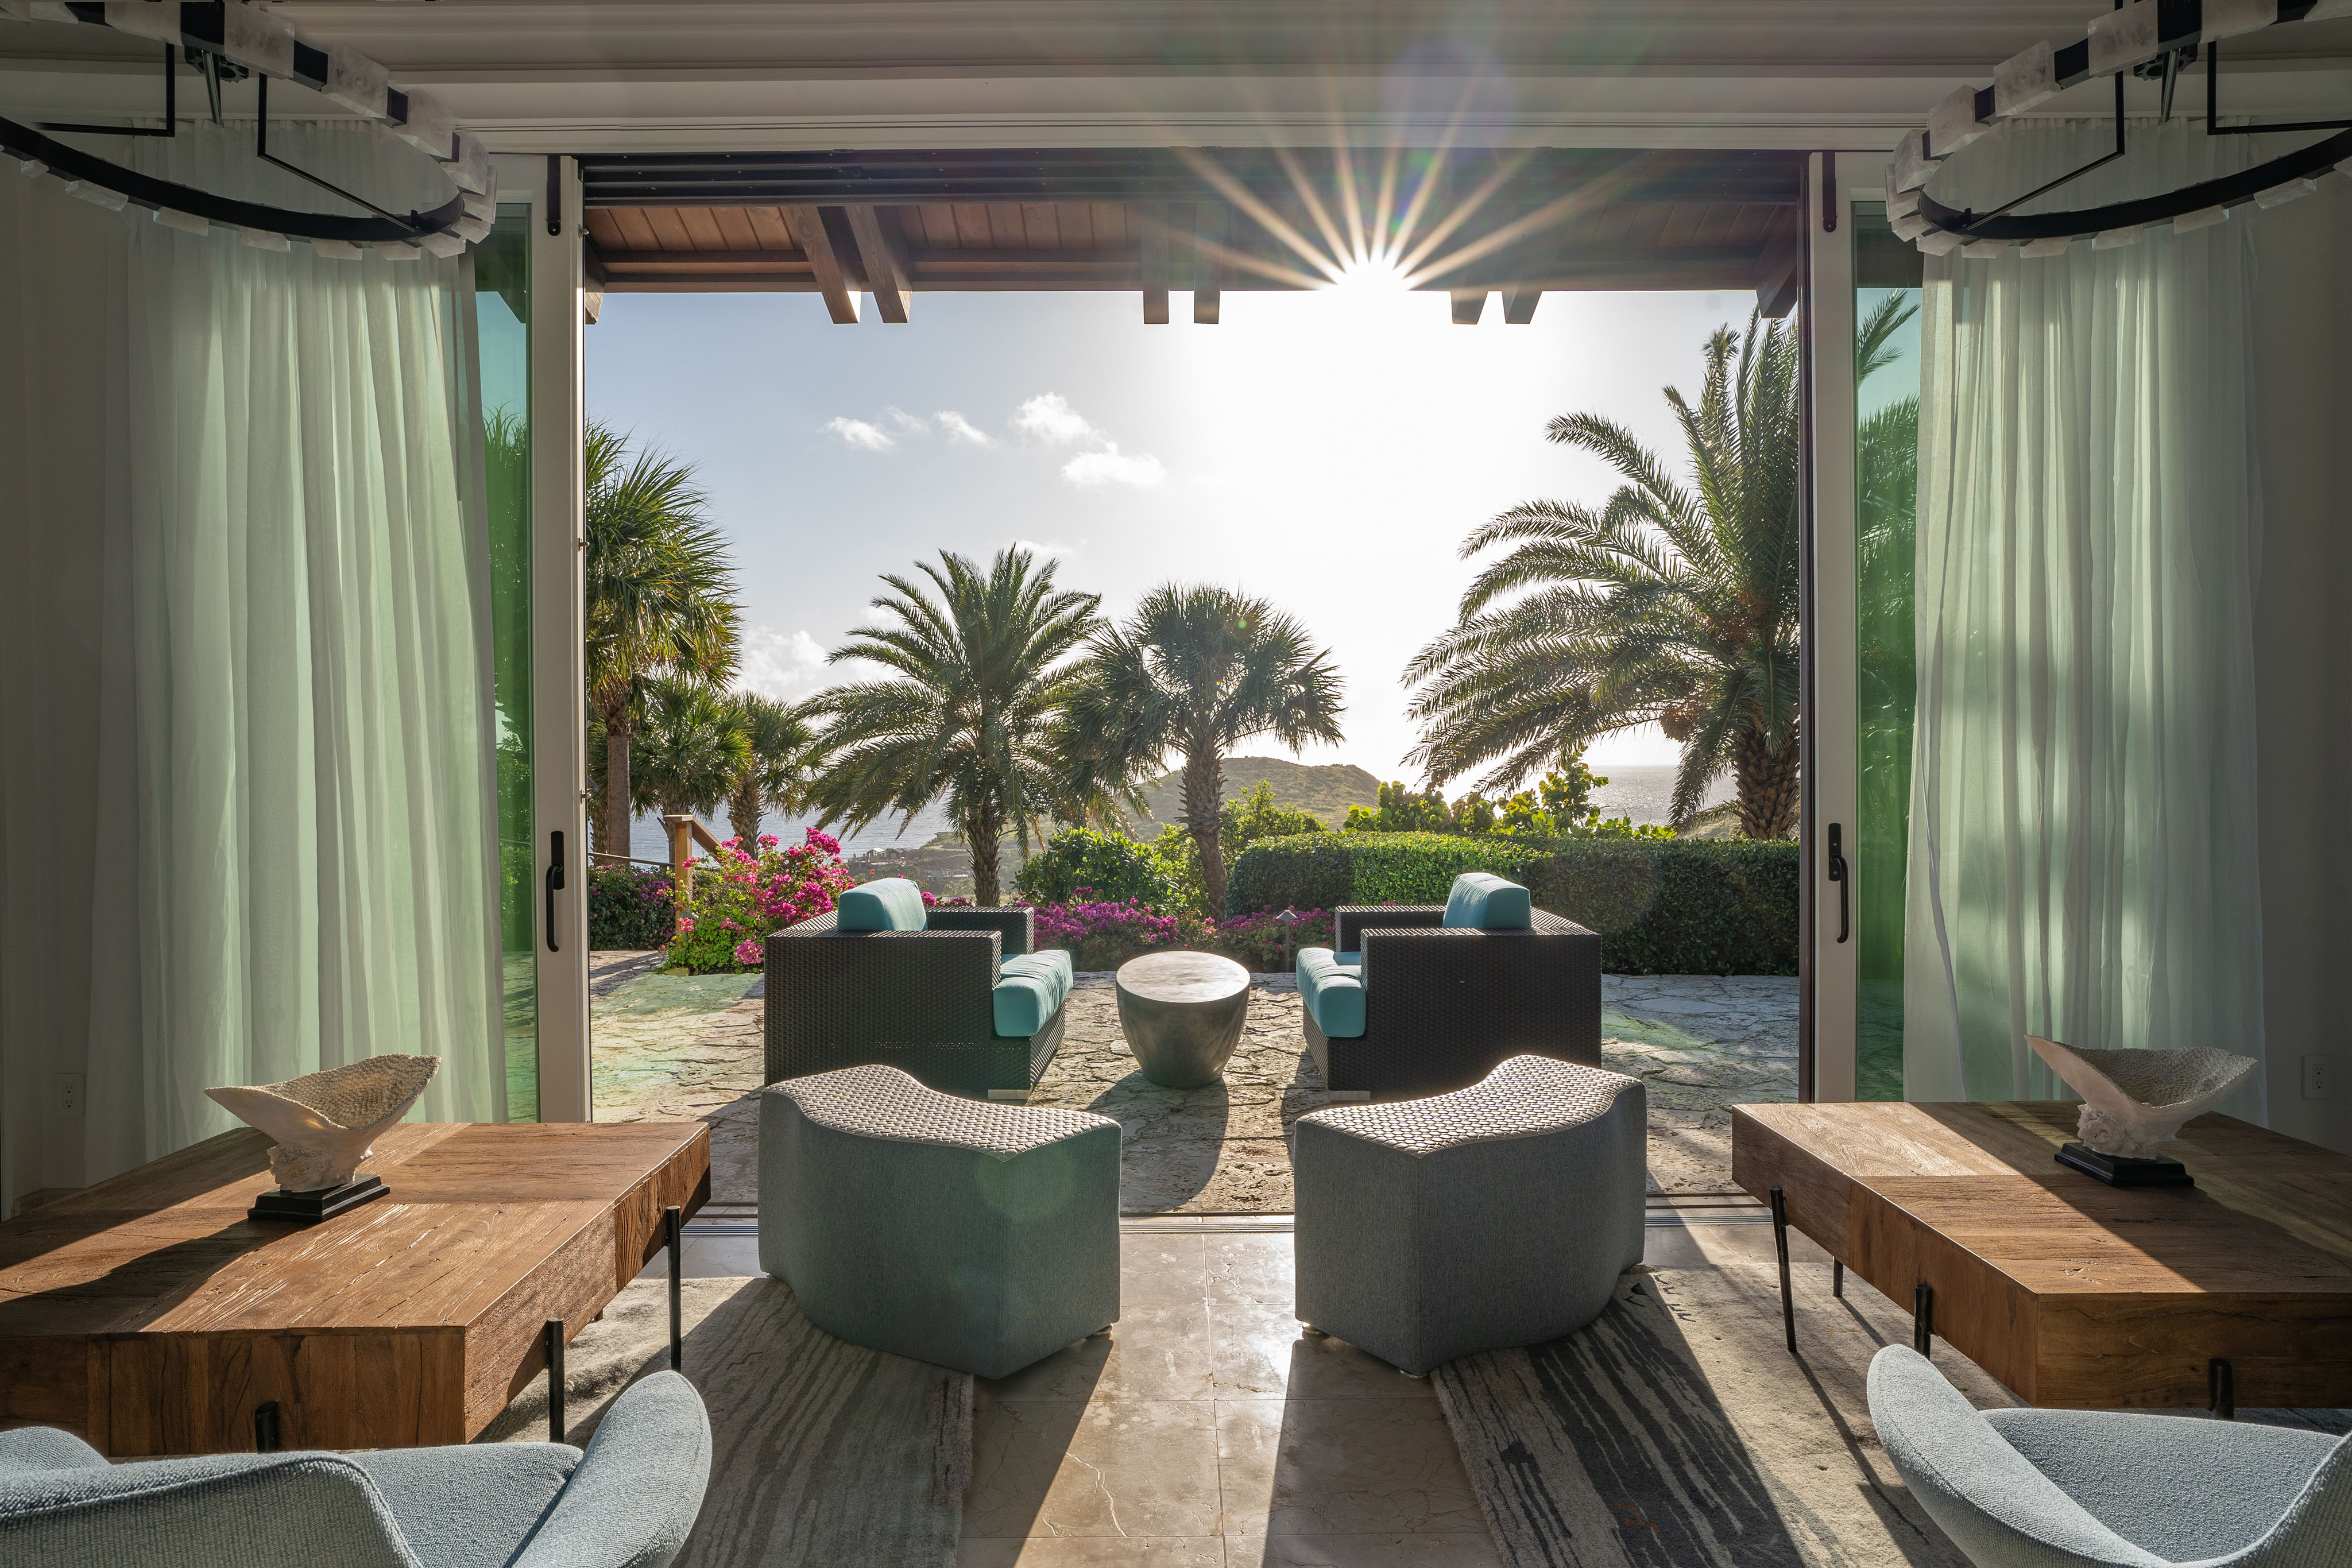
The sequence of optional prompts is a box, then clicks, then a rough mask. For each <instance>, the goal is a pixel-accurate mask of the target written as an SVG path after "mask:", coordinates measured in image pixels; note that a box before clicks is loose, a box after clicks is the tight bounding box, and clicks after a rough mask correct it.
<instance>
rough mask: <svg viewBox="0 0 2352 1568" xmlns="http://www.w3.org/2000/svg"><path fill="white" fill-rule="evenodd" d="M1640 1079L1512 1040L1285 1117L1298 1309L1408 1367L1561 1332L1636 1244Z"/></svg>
mask: <svg viewBox="0 0 2352 1568" xmlns="http://www.w3.org/2000/svg"><path fill="white" fill-rule="evenodd" d="M1646 1103H1647V1102H1646V1096H1645V1094H1644V1093H1643V1088H1642V1083H1641V1081H1640V1080H1639V1079H1635V1078H1628V1077H1626V1076H1624V1075H1623V1074H1622V1073H1617V1072H1608V1071H1602V1070H1601V1069H1600V1068H1598V1067H1586V1066H1584V1065H1582V1064H1581V1063H1579V1062H1573V1061H1552V1060H1551V1059H1550V1058H1549V1057H1543V1056H1515V1057H1513V1058H1511V1059H1510V1060H1509V1061H1506V1062H1504V1063H1503V1064H1502V1065H1500V1066H1499V1067H1496V1069H1495V1070H1494V1071H1492V1072H1489V1073H1488V1074H1487V1075H1486V1077H1485V1078H1484V1079H1482V1080H1480V1081H1479V1082H1476V1083H1474V1084H1472V1085H1471V1086H1470V1087H1469V1088H1467V1089H1457V1090H1455V1091H1454V1092H1453V1093H1451V1094H1434V1095H1432V1096H1430V1097H1429V1098H1428V1099H1425V1100H1395V1101H1390V1102H1388V1103H1375V1104H1370V1105H1334V1106H1332V1107H1331V1108H1330V1109H1328V1110H1326V1111H1316V1112H1312V1113H1308V1114H1307V1115H1304V1116H1301V1117H1299V1118H1298V1121H1297V1124H1296V1125H1295V1126H1294V1127H1293V1128H1292V1131H1291V1164H1292V1168H1293V1171H1294V1173H1295V1175H1296V1177H1297V1193H1298V1197H1297V1209H1298V1219H1297V1226H1298V1231H1297V1238H1296V1240H1297V1260H1298V1285H1297V1296H1298V1316H1299V1318H1300V1320H1301V1321H1303V1322H1306V1323H1307V1324H1308V1325H1310V1326H1311V1327H1313V1328H1316V1329H1319V1330H1321V1331H1322V1332H1323V1333H1328V1334H1336V1335H1338V1336H1339V1338H1340V1339H1343V1340H1346V1341H1347V1342H1348V1343H1350V1344H1353V1345H1355V1346H1357V1347H1359V1348H1360V1349H1363V1350H1367V1351H1370V1353H1371V1354H1374V1355H1377V1356H1379V1357H1380V1358H1381V1360H1382V1361H1385V1362H1387V1363H1388V1364H1391V1366H1396V1367H1400V1368H1402V1370H1404V1371H1406V1372H1409V1373H1412V1374H1413V1375H1415V1376H1419V1375H1423V1374H1424V1373H1426V1372H1428V1371H1429V1369H1430V1368H1431V1367H1433V1366H1436V1365H1439V1364H1442V1363H1444V1362H1448V1361H1452V1360H1453V1359H1454V1358H1455V1357H1456V1356H1463V1355H1470V1354H1475V1353H1476V1352H1478V1351H1482V1350H1503V1349H1507V1348H1508V1347H1510V1346H1513V1345H1525V1344H1539V1343H1542V1342H1544V1341H1546V1340H1551V1339H1558V1338H1559V1336H1560V1335H1562V1334H1566V1333H1575V1332H1576V1331H1577V1330H1578V1329H1580V1328H1582V1327H1583V1326H1584V1325H1585V1324H1586V1323H1589V1322H1591V1321H1592V1320H1593V1319H1594V1318H1595V1317H1598V1316H1599V1315H1600V1313H1601V1309H1602V1308H1603V1307H1605V1306H1607V1305H1608V1304H1609V1297H1610V1293H1611V1291H1613V1290H1614V1289H1615V1288H1616V1284H1617V1277H1618V1276H1619V1275H1620V1274H1622V1273H1623V1272H1624V1271H1625V1270H1628V1269H1630V1268H1632V1267H1633V1265H1634V1264H1636V1263H1639V1262H1640V1261H1641V1260H1642V1241H1643V1233H1642V1206H1643V1192H1644V1189H1645V1188H1646V1186H1647V1185H1648V1183H1647V1181H1646V1179H1645V1178H1646V1174H1647V1138H1648V1120H1647V1115H1646V1113H1645V1110H1644V1106H1645V1104H1646Z"/></svg>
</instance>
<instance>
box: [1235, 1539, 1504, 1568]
mask: <svg viewBox="0 0 2352 1568" xmlns="http://www.w3.org/2000/svg"><path fill="white" fill-rule="evenodd" d="M1225 1568H1504V1563H1503V1554H1502V1553H1501V1552H1497V1551H1496V1549H1495V1542H1494V1538H1493V1537H1492V1536H1490V1535H1488V1534H1487V1533H1486V1531H1484V1530H1481V1531H1478V1532H1477V1533H1476V1534H1475V1535H1235V1536H1227V1537H1226V1538H1225Z"/></svg>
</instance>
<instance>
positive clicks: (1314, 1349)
mask: <svg viewBox="0 0 2352 1568" xmlns="http://www.w3.org/2000/svg"><path fill="white" fill-rule="evenodd" d="M1208 1312H1209V1338H1210V1343H1211V1346H1212V1349H1213V1362H1212V1372H1213V1375H1214V1377H1215V1381H1216V1394H1217V1397H1218V1398H1220V1399H1281V1398H1285V1397H1288V1398H1297V1399H1410V1400H1416V1401H1430V1400H1434V1399H1435V1398H1436V1397H1437V1396H1436V1395H1435V1394H1434V1393H1433V1392H1432V1391H1431V1388H1430V1385H1429V1380H1428V1379H1427V1378H1425V1377H1407V1376H1405V1375H1403V1374H1402V1373H1401V1372H1399V1371H1398V1370H1397V1369H1396V1368H1395V1367H1393V1366H1391V1365H1390V1364H1388V1363H1386V1362H1384V1361H1381V1360H1380V1359H1378V1358H1377V1357H1374V1356H1372V1355H1370V1354H1366V1353H1365V1352H1363V1351H1360V1350H1358V1349H1357V1348H1356V1347H1355V1346H1354V1345H1351V1344H1349V1343H1347V1342H1345V1341H1344V1340H1336V1339H1330V1338H1328V1337H1323V1336H1313V1335H1309V1334H1307V1333H1306V1332H1305V1330H1304V1328H1303V1326H1302V1325H1301V1324H1300V1323H1299V1322H1298V1319H1297V1317H1296V1316H1294V1315H1293V1314H1292V1310H1291V1308H1290V1306H1289V1305H1288V1304H1287V1303H1285V1304H1284V1305H1281V1306H1278V1307H1277V1306H1268V1305H1265V1303H1262V1302H1258V1301H1223V1300H1219V1301H1211V1302H1210V1303H1209V1307H1208Z"/></svg>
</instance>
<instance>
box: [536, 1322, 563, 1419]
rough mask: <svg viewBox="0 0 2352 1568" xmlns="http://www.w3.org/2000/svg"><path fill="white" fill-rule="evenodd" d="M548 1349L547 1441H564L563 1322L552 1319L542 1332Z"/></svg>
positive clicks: (542, 1337) (542, 1338)
mask: <svg viewBox="0 0 2352 1568" xmlns="http://www.w3.org/2000/svg"><path fill="white" fill-rule="evenodd" d="M540 1337H541V1340H542V1341H543V1342H544V1343H545V1344H546V1347H547V1440H548V1441H549V1442H551V1443H561V1442H562V1441H563V1320H562V1318H550V1319H548V1320H547V1327H546V1328H544V1329H543V1330H541V1333H540Z"/></svg>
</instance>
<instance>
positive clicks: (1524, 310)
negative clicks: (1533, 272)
mask: <svg viewBox="0 0 2352 1568" xmlns="http://www.w3.org/2000/svg"><path fill="white" fill-rule="evenodd" d="M1541 298H1543V289H1542V287H1540V286H1539V285H1537V284H1533V283H1514V284H1512V285H1510V286H1509V287H1507V288H1505V289H1504V290H1503V319H1504V320H1505V321H1507V322H1508V323H1509V324H1510V325H1512V326H1514V327H1524V326H1526V325H1527V324H1528V323H1529V322H1530V321H1533V320H1534V319H1536V301H1538V299H1541Z"/></svg>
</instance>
